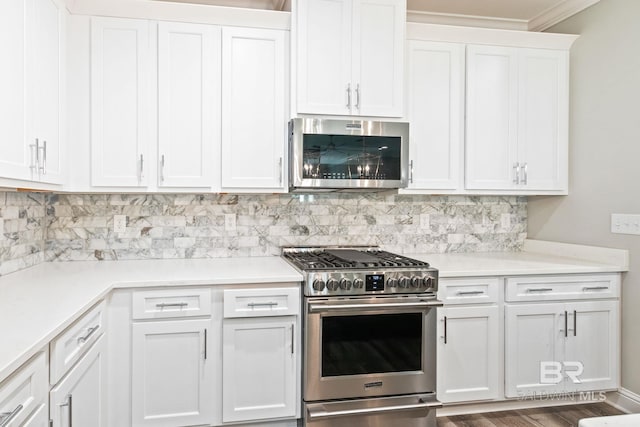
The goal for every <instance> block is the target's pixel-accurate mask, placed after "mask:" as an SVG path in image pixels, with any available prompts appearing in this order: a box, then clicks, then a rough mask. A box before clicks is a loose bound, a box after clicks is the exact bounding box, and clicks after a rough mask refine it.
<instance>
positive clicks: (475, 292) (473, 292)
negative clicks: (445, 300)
mask: <svg viewBox="0 0 640 427" xmlns="http://www.w3.org/2000/svg"><path fill="white" fill-rule="evenodd" d="M456 294H457V295H482V294H484V291H458V292H457V293H456Z"/></svg>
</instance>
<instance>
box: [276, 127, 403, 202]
mask: <svg viewBox="0 0 640 427" xmlns="http://www.w3.org/2000/svg"><path fill="white" fill-rule="evenodd" d="M408 144H409V124H408V123H401V122H380V121H367V120H330V119H318V118H297V119H292V120H291V121H290V122H289V150H290V152H289V165H290V167H289V183H290V187H291V188H290V190H291V191H298V192H303V191H309V190H329V191H330V190H382V189H390V188H402V187H406V185H407V175H408V171H407V168H408V163H409V160H408V159H409V153H408Z"/></svg>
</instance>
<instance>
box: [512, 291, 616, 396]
mask: <svg viewBox="0 0 640 427" xmlns="http://www.w3.org/2000/svg"><path fill="white" fill-rule="evenodd" d="M505 322H506V325H505V328H506V338H505V345H506V355H507V357H506V394H507V397H526V396H533V395H535V394H550V393H569V392H576V391H586V390H610V389H615V388H617V387H618V381H619V380H618V376H619V352H620V350H619V331H620V325H619V302H618V301H588V302H567V303H564V302H558V303H551V304H548V303H543V304H513V305H510V304H507V306H506V308H505Z"/></svg>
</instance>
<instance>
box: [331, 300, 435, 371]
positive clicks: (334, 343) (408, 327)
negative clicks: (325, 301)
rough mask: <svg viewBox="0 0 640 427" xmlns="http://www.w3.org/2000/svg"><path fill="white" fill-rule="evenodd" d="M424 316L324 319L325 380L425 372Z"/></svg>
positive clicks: (377, 315) (403, 314)
mask: <svg viewBox="0 0 640 427" xmlns="http://www.w3.org/2000/svg"><path fill="white" fill-rule="evenodd" d="M422 325H423V313H402V314H375V315H360V316H326V317H323V318H322V376H323V377H333V376H344V375H359V374H378V373H387V372H389V373H391V372H407V371H421V370H422V337H423V333H422V332H423V331H422Z"/></svg>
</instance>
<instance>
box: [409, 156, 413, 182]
mask: <svg viewBox="0 0 640 427" xmlns="http://www.w3.org/2000/svg"><path fill="white" fill-rule="evenodd" d="M409 182H410V183H412V184H413V160H411V161H410V162H409Z"/></svg>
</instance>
